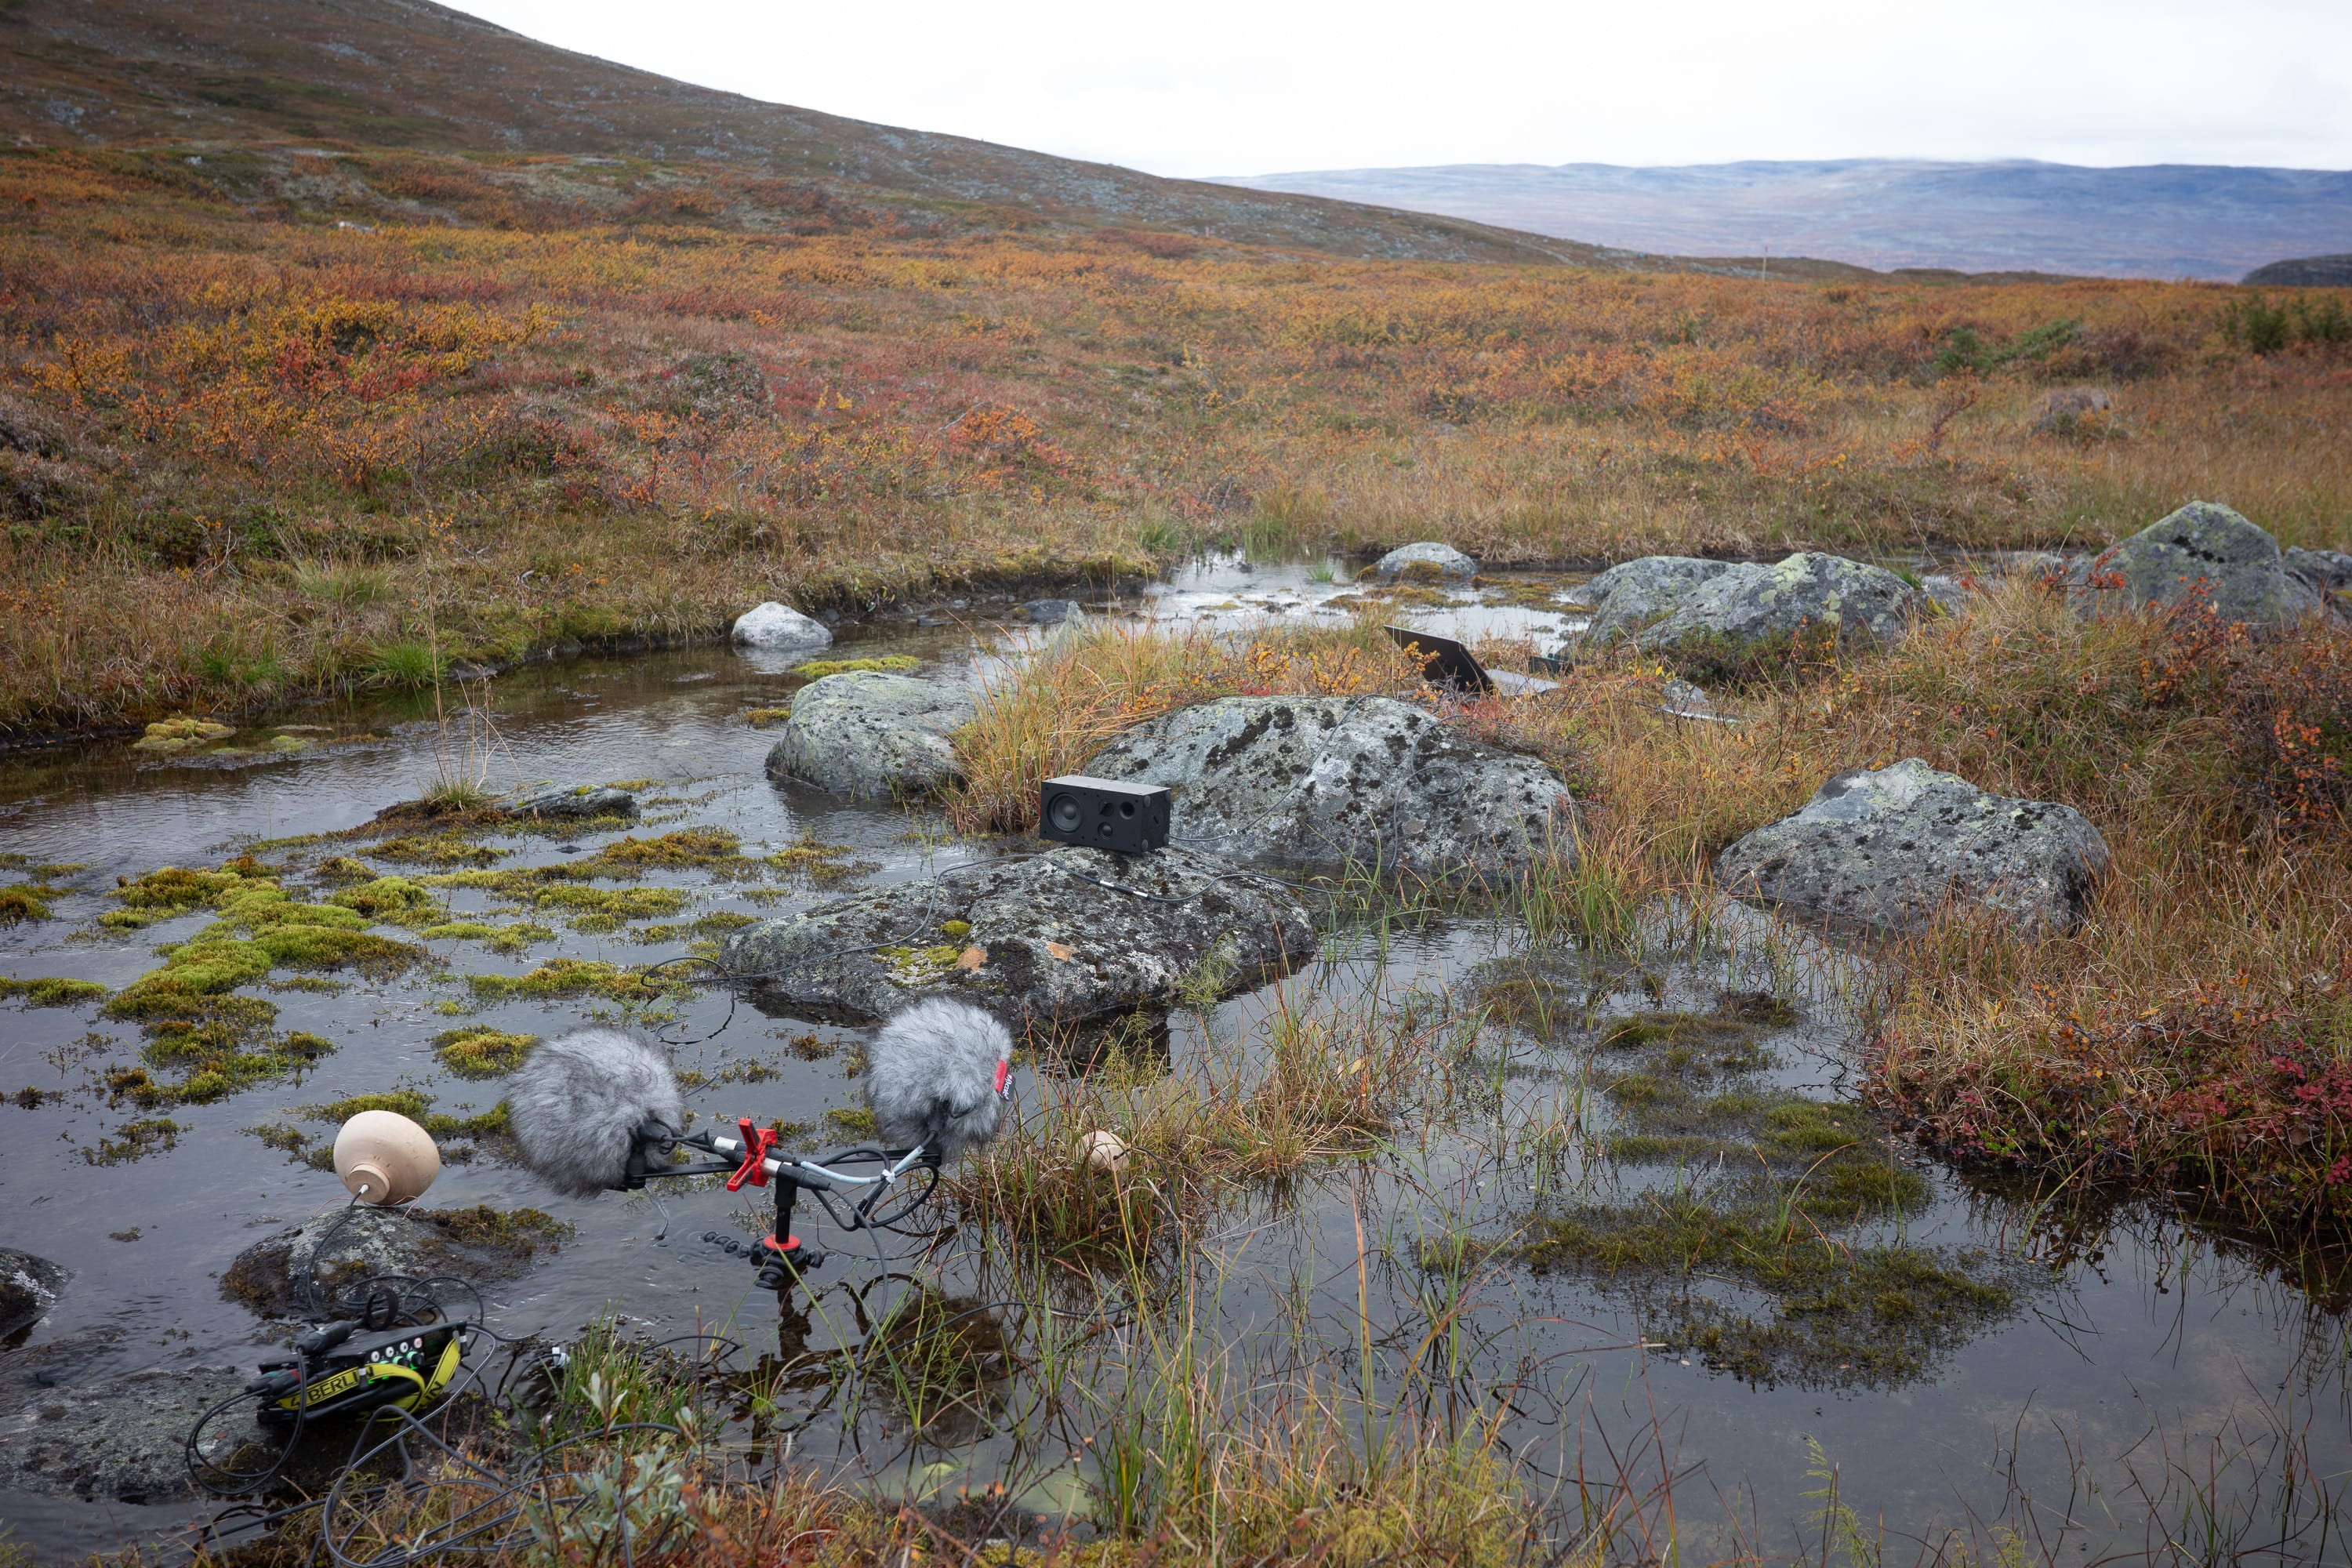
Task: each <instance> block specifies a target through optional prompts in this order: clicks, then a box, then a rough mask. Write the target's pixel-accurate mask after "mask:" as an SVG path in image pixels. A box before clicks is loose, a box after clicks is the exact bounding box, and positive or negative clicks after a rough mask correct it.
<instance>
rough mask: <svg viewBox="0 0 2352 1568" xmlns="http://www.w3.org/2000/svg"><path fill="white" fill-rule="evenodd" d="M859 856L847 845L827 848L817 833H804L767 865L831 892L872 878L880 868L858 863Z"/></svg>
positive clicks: (860, 861) (772, 856)
mask: <svg viewBox="0 0 2352 1568" xmlns="http://www.w3.org/2000/svg"><path fill="white" fill-rule="evenodd" d="M856 854H857V852H856V850H854V849H852V848H850V847H848V846H847V845H845V844H827V843H825V842H824V841H823V840H822V839H820V838H818V837H816V835H815V834H814V833H803V835H801V837H800V838H799V839H798V840H797V841H796V842H795V843H794V844H793V846H792V847H790V848H787V849H779V850H778V851H776V853H774V854H773V855H771V856H769V857H768V862H767V863H768V864H769V865H770V866H772V867H773V868H775V869H776V870H779V871H782V873H784V874H785V875H786V876H788V877H797V878H800V879H803V880H804V881H807V882H810V883H813V884H814V885H815V886H817V887H820V888H830V887H835V886H837V885H839V884H840V883H843V882H846V881H850V880H852V879H856V878H858V877H866V876H871V875H872V874H873V873H874V872H875V871H877V870H878V869H879V868H878V867H877V866H876V865H875V863H874V862H873V861H871V860H860V859H858V858H856Z"/></svg>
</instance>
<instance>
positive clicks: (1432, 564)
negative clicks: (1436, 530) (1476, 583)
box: [1372, 540, 1478, 583]
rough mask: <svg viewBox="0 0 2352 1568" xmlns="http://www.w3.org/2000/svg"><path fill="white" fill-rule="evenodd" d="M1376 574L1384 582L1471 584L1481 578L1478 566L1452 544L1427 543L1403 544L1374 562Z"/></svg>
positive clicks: (1428, 541) (1373, 572)
mask: <svg viewBox="0 0 2352 1568" xmlns="http://www.w3.org/2000/svg"><path fill="white" fill-rule="evenodd" d="M1372 574H1373V575H1374V576H1376V577H1379V578H1381V579H1382V580H1383V581H1390V582H1393V581H1395V580H1396V579H1398V578H1405V579H1408V580H1409V579H1412V578H1414V577H1434V578H1442V579H1444V581H1446V582H1448V583H1467V582H1469V581H1470V580H1471V579H1472V578H1474V577H1475V576H1477V575H1478V563H1476V562H1475V561H1473V560H1471V559H1470V557H1468V556H1467V555H1465V554H1463V553H1462V552H1460V551H1459V550H1456V549H1454V546H1452V545H1451V544H1440V543H1438V542H1435V541H1433V540H1423V542H1420V543H1418V544H1403V545H1399V546H1398V547H1397V548H1396V549H1394V550H1391V551H1390V552H1388V553H1387V554H1386V555H1383V556H1381V558H1380V559H1379V560H1378V561H1376V562H1374V563H1372Z"/></svg>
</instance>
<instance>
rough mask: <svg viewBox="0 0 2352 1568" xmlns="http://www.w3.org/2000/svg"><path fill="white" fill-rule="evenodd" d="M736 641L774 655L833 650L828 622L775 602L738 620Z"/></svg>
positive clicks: (757, 607)
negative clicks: (825, 649) (812, 618)
mask: <svg viewBox="0 0 2352 1568" xmlns="http://www.w3.org/2000/svg"><path fill="white" fill-rule="evenodd" d="M735 641H736V643H737V644H738V646H740V647H756V648H764V649H766V650H768V651H769V652H772V653H779V652H781V653H801V652H805V651H807V650H808V649H811V648H820V647H832V646H833V633H832V632H830V631H828V630H826V629H825V626H824V622H822V621H813V620H811V619H809V618H808V617H807V616H804V615H802V614H801V613H800V612H799V611H798V610H795V609H793V607H792V606H791V605H779V604H777V603H776V602H775V601H774V600H773V599H771V600H769V601H768V602H767V603H766V604H764V605H755V606H754V607H752V608H751V609H749V610H746V611H744V612H743V613H742V614H741V615H740V616H737V617H736V620H735Z"/></svg>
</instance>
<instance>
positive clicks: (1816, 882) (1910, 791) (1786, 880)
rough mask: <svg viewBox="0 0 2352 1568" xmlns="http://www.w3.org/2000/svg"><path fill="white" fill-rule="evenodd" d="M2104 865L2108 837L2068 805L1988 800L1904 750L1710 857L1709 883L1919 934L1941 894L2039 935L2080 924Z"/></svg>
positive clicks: (1839, 779)
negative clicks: (1890, 761) (1898, 758)
mask: <svg viewBox="0 0 2352 1568" xmlns="http://www.w3.org/2000/svg"><path fill="white" fill-rule="evenodd" d="M2108 863H2109V858H2108V854H2107V845H2106V840H2105V838H2103V837H2100V835H2099V830H2098V829H2097V828H2096V827H2094V826H2091V824H2090V822H2089V820H2088V819H2086V818H2085V817H2084V816H2083V814H2082V813H2081V812H2079V811H2076V810H2075V809H2074V807H2073V806H2071V805H2055V804H2053V803H2052V802H2049V801H2039V800H2019V799H2015V798H2013V797H2011V796H2008V795H1989V794H1987V793H1986V792H1985V791H1983V790H1980V789H1979V788H1977V787H1976V786H1975V785H1974V784H1970V783H1969V782H1968V781H1967V780H1966V779H1963V778H1959V777H1958V776H1956V775H1954V774H1951V773H1938V772H1937V770H1935V769H1934V768H1931V767H1929V766H1928V765H1927V763H1924V762H1922V761H1920V760H1919V759H1918V758H1916V757H1906V758H1905V759H1904V760H1903V761H1901V762H1899V763H1894V764H1893V765H1891V766H1888V767H1884V768H1879V769H1876V770H1870V769H1862V768H1857V769H1855V770H1853V771H1852V772H1850V773H1840V774H1838V775H1837V776H1836V777H1834V778H1832V779H1831V780H1830V781H1829V782H1828V783H1827V784H1823V785H1822V787H1821V790H1820V792H1819V793H1818V794H1816V795H1814V796H1813V798H1812V799H1811V800H1810V801H1808V802H1807V803H1806V804H1805V805H1804V807H1803V808H1802V809H1801V810H1800V811H1798V812H1797V813H1796V815H1794V816H1786V817H1783V818H1781V819H1780V821H1779V822H1776V823H1773V824H1772V825H1771V826H1768V827H1759V828H1758V829H1757V830H1756V831H1755V832H1753V833H1751V834H1749V835H1748V837H1745V838H1742V839H1741V840H1739V841H1738V843H1737V844H1734V845H1732V846H1731V847H1729V848H1727V849H1726V850H1725V851H1724V852H1723V853H1722V854H1721V855H1719V856H1717V858H1716V862H1715V879H1716V881H1717V883H1719V884H1720V885H1722V886H1723V887H1724V888H1726V889H1729V890H1730V891H1731V892H1734V893H1737V894H1739V895H1741V896H1743V897H1748V898H1758V899H1761V900H1765V901H1767V902H1769V903H1774V904H1779V905H1781V906H1784V907H1786V908H1788V909H1790V910H1795V911H1797V912H1799V913H1801V914H1806V915H1811V916H1816V917H1820V918H1824V919H1828V920H1832V921H1842V922H1849V923H1852V924H1855V925H1862V926H1869V927H1874V928H1876V929H1878V930H1882V931H1917V930H1919V929H1921V928H1922V927H1924V926H1926V925H1927V922H1928V921H1929V920H1930V919H1932V918H1933V917H1934V915H1935V914H1936V911H1937V910H1938V909H1939V908H1941V907H1943V906H1944V905H1945V904H1946V903H1947V902H1948V901H1950V902H1955V903H1958V904H1964V905H1975V906H1978V907H1980V908H1983V909H1990V910H1996V911H1998V912H2000V913H2001V914H2003V915H2006V916H2007V917H2009V918H2010V919H2011V921H2015V922H2016V923H2017V924H2019V925H2020V926H2022V927H2026V928H2028V929H2032V930H2036V931H2048V930H2063V929H2065V928H2067V927H2071V926H2073V925H2074V924H2075V923H2076V922H2077V921H2080V920H2082V918H2083V916H2084V911H2085V910H2086V909H2087V908H2088V906H2089V903H2090V897H2091V890H2092V889H2093V888H2094V887H2095V885H2096V883H2097V881H2098V879H2099V878H2100V877H2101V876H2103V875H2105V872H2106V869H2107V866H2108Z"/></svg>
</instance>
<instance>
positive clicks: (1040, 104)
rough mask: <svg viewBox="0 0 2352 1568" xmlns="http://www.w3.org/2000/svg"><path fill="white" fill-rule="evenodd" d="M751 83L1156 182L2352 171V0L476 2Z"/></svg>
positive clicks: (509, 19)
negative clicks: (1558, 170) (1861, 170)
mask: <svg viewBox="0 0 2352 1568" xmlns="http://www.w3.org/2000/svg"><path fill="white" fill-rule="evenodd" d="M459 4H460V7H461V8H462V9H464V10H467V11H469V12H472V13H473V14H475V15H477V16H483V17H487V18H488V19H489V20H491V21H494V22H497V23H499V24H501V25H502V26H508V27H511V28H513V29H515V30H516V31H518V32H521V33H527V34H529V35H530V36H531V37H536V38H541V39H544V40H546V41H548V42H550V43H553V44H558V45H561V46H562V47H566V48H572V49H578V50H581V51H583V52H584V53H588V54H593V55H600V56H602V57H604V58H606V59H611V60H617V61H620V62H622V63H624V64H627V65H633V66H638V67H642V68H645V69H647V70H654V71H659V72H661V73H663V74H665V75H667V76H673V77H679V78H683V79H686V80H688V81H694V82H700V83H703V84H705V85H707V86H710V87H718V88H725V89H730V90H731V91H735V92H740V93H745V94H748V95H750V96H751V97H753V98H762V99H768V100H774V101H778V102H784V103H793V104H800V105H803V106H805V107H808V108H812V109H822V110H828V111H830V112H833V113H835V114H846V115H852V116H855V117H856V118H858V119H861V120H873V121H882V122H884V123H886V124H891V125H905V126H912V127H915V128H917V129H919V130H924V131H944V132H955V133H957V134H960V135H965V136H977V137H982V138H985V139H986V140H989V141H992V142H1009V143H1011V144H1013V145H1014V146H1020V147H1028V148H1034V149H1036V150H1038V151H1042V152H1048V153H1064V154H1067V155H1070V156H1073V157H1080V158H1092V159H1100V160H1103V161H1106V162H1109V163H1125V164H1128V165H1129V166H1131V167H1134V168H1139V169H1146V170H1149V171H1150V172H1151V173H1153V174H1180V175H1181V174H1267V173H1274V172H1277V171H1286V170H1306V169H1339V168H1368V167H1383V166H1391V165H1403V164H1416V163H1720V162H1728V161H1731V160H1734V159H1740V158H1847V157H1922V158H1956V159H1976V158H2003V157H2031V158H2043V159H2048V160H2051V161H2053V162H2058V163H2098V164H2116V163H2268V164H2283V165H2288V166H2293V167H2301V168H2325V169H2343V168H2347V167H2352V0H1975V3H1972V4H1969V5H1952V4H1948V3H1941V0H1928V3H1927V4H1909V5H1906V4H1903V3H1902V0H1831V3H1827V4H1807V3H1805V0H1795V3H1793V4H1790V3H1781V4H1761V3H1757V0H1679V3H1674V0H1667V3H1661V0H1648V3H1646V4H1645V3H1643V0H1630V3H1629V0H1612V3H1611V4H1607V5H1601V4H1594V3H1592V0H1560V3H1556V4H1551V5H1520V4H1512V3H1510V0H1417V3H1413V4H1399V3H1394V0H1357V3H1354V4H1345V5H1342V4H1331V3H1328V0H1311V3H1310V0H1186V3H1184V4H1181V5H1171V4H1166V3H1164V0H1163V3H1160V4H1130V5H1117V4H1106V3H1103V0H1095V3H1093V4H1077V3H1075V0H999V3H997V4H986V3H974V0H898V4H892V5H874V4H870V3H869V4H864V5H857V4H839V3H835V4H830V5H820V4H814V3H811V0H459Z"/></svg>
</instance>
